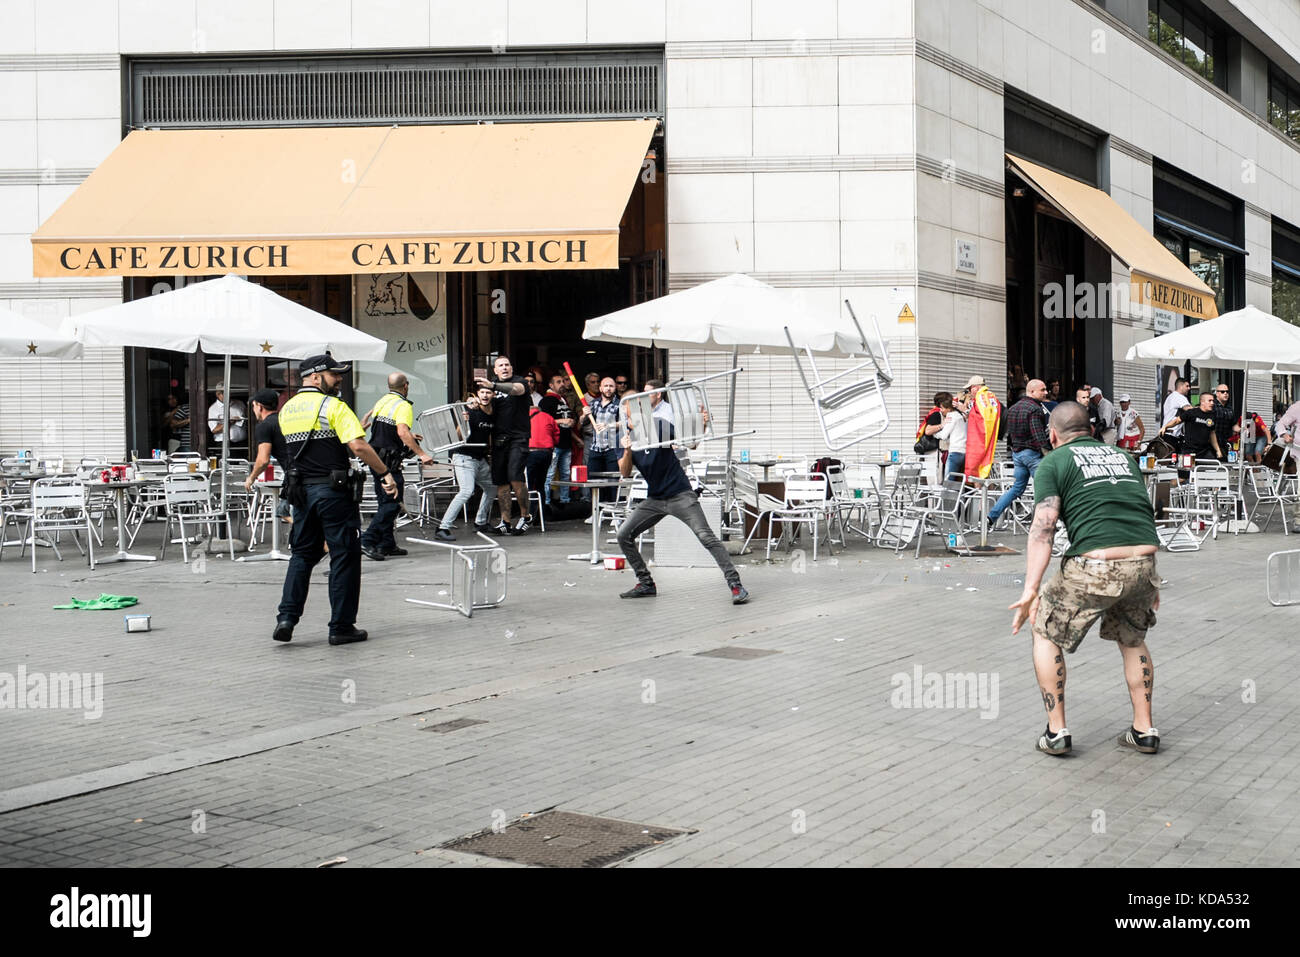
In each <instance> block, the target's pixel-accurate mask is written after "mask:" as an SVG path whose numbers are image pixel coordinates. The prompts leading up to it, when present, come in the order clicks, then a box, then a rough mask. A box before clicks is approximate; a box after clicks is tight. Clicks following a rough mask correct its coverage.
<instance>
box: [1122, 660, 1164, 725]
mask: <svg viewBox="0 0 1300 957" xmlns="http://www.w3.org/2000/svg"><path fill="white" fill-rule="evenodd" d="M1119 650H1120V651H1121V652H1122V653H1123V655H1124V680H1125V681H1126V682H1128V696H1129V697H1130V698H1131V699H1132V700H1133V727H1135V728H1137V729H1138V730H1139V731H1146V729H1147V728H1150V727H1151V726H1152V724H1151V692H1152V690H1153V688H1154V686H1155V681H1156V666H1155V662H1153V661H1152V660H1151V652H1149V651H1147V645H1146V642H1145V641H1144V642H1142V644H1140V645H1138V646H1137V647H1136V648H1125V647H1124V646H1123V645H1120V649H1119Z"/></svg>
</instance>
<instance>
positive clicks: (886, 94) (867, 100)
mask: <svg viewBox="0 0 1300 957" xmlns="http://www.w3.org/2000/svg"><path fill="white" fill-rule="evenodd" d="M837 60H838V63H839V73H840V75H839V94H838V95H839V103H840V105H841V106H851V105H858V104H885V103H898V104H906V105H908V106H910V105H911V104H912V103H913V102H914V93H913V84H912V57H911V55H910V54H897V55H892V54H891V55H879V56H842V57H837Z"/></svg>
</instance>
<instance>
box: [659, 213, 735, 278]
mask: <svg viewBox="0 0 1300 957" xmlns="http://www.w3.org/2000/svg"><path fill="white" fill-rule="evenodd" d="M668 270H669V274H670V275H671V274H672V273H674V272H688V273H700V272H703V273H732V272H753V271H754V223H753V221H752V220H747V221H745V222H733V223H669V224H668Z"/></svg>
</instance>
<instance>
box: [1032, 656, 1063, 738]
mask: <svg viewBox="0 0 1300 957" xmlns="http://www.w3.org/2000/svg"><path fill="white" fill-rule="evenodd" d="M1034 673H1035V674H1036V675H1037V676H1038V689H1039V691H1040V692H1042V695H1043V708H1044V709H1045V710H1046V711H1047V726H1048V727H1049V728H1050V729H1051V730H1052V731H1060V730H1061V729H1062V728H1064V727H1065V654H1064V652H1062V651H1061V649H1060V646H1059V645H1057V644H1055V643H1053V642H1051V641H1048V640H1047V639H1046V638H1039V637H1038V636H1037V635H1035V636H1034Z"/></svg>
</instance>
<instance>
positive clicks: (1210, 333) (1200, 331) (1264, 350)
mask: <svg viewBox="0 0 1300 957" xmlns="http://www.w3.org/2000/svg"><path fill="white" fill-rule="evenodd" d="M1126 358H1127V359H1128V360H1129V361H1130V362H1132V361H1133V360H1135V359H1145V360H1147V361H1149V362H1156V363H1167V362H1168V361H1169V360H1170V359H1177V360H1182V361H1191V362H1198V363H1203V364H1205V365H1210V366H1214V367H1216V368H1222V369H1241V370H1242V371H1243V373H1244V375H1242V377H1241V382H1242V385H1241V405H1240V406H1239V408H1238V411H1239V412H1241V413H1242V414H1243V415H1244V414H1245V412H1246V381H1247V379H1248V378H1249V376H1250V374H1251V373H1252V372H1255V373H1257V374H1261V375H1262V374H1275V375H1294V374H1297V373H1300V327H1297V326H1293V325H1291V323H1289V322H1284V321H1283V320H1281V319H1279V318H1278V317H1277V316H1273V315H1269V314H1268V313H1267V312H1264V311H1263V310H1262V309H1256V308H1255V307H1254V306H1246V307H1245V308H1244V309H1237V310H1234V311H1232V312H1225V313H1224V314H1223V315H1221V316H1219V317H1218V318H1217V319H1209V320H1206V321H1205V322H1198V323H1196V324H1195V325H1193V326H1189V327H1187V328H1186V329H1180V330H1178V331H1177V332H1170V333H1167V334H1166V335H1163V336H1157V337H1156V338H1154V339H1146V340H1143V341H1142V342H1139V343H1138V344H1137V345H1135V346H1133V347H1132V348H1131V349H1129V351H1128V355H1127V356H1126ZM1163 424H1164V423H1163V422H1162V423H1161V425H1163ZM1245 459H1246V457H1245V456H1244V455H1238V456H1237V473H1238V478H1239V480H1240V476H1241V475H1242V473H1243V472H1244V471H1245Z"/></svg>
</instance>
